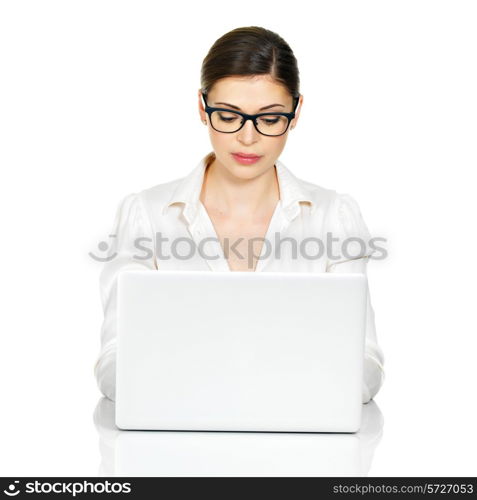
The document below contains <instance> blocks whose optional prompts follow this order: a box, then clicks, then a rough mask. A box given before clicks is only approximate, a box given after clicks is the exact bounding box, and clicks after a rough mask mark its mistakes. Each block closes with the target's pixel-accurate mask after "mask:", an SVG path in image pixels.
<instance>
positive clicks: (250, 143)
mask: <svg viewBox="0 0 477 500" xmlns="http://www.w3.org/2000/svg"><path fill="white" fill-rule="evenodd" d="M198 95H199V113H200V117H201V120H202V122H204V121H205V120H207V127H208V129H209V136H210V141H211V143H212V147H213V149H214V152H215V156H216V162H218V166H219V167H221V168H226V169H227V170H228V171H229V172H230V174H232V175H233V176H235V177H239V178H252V177H256V176H258V175H261V174H262V173H264V172H265V171H266V170H268V169H270V168H273V166H274V165H275V161H276V160H277V159H278V157H279V156H280V154H281V152H282V151H283V149H284V147H285V144H286V141H287V138H288V133H289V131H290V129H291V128H292V127H295V125H296V123H297V120H298V116H299V114H300V110H301V104H302V101H303V96H301V95H300V100H299V105H298V108H297V110H296V112H295V118H294V119H293V120H292V121H291V122H290V126H289V127H288V129H287V131H286V132H285V133H284V134H283V135H280V136H276V137H270V136H265V135H262V134H260V133H259V132H258V131H257V130H256V129H255V126H254V124H253V123H252V121H251V120H247V122H246V123H245V125H244V126H243V127H242V128H241V129H240V130H239V131H237V132H235V133H231V134H226V133H221V132H217V131H216V130H214V129H213V128H212V126H211V125H210V122H209V116H208V115H207V113H206V112H205V110H204V104H203V100H202V95H201V91H200V90H199V92H198ZM224 103H227V104H224ZM207 104H208V105H209V106H211V107H216V108H227V109H231V110H237V108H238V111H242V112H243V113H248V114H250V115H252V114H257V113H265V112H266V113H273V112H274V111H275V112H282V113H290V112H291V111H293V104H294V99H293V97H292V96H291V95H290V93H289V92H288V90H287V89H286V88H285V87H284V86H283V85H280V84H278V83H277V82H275V81H274V80H273V79H272V78H271V77H270V76H269V75H255V76H252V77H241V76H238V77H227V78H223V79H221V80H219V81H218V82H216V83H215V85H214V86H213V87H212V90H211V91H210V92H209V94H208V95H207ZM271 104H274V105H276V106H273V107H270V108H268V109H265V110H261V109H260V108H263V107H266V106H269V105H271ZM230 105H233V106H236V108H235V107H232V106H230ZM232 153H244V154H254V155H259V156H260V159H259V160H258V161H257V162H255V163H252V164H250V165H243V164H241V163H239V162H238V161H237V160H236V159H235V158H234V156H233V155H232Z"/></svg>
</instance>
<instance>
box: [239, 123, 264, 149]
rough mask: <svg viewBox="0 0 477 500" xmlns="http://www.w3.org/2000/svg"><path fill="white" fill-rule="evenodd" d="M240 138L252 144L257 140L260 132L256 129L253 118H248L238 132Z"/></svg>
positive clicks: (243, 141) (244, 142)
mask: <svg viewBox="0 0 477 500" xmlns="http://www.w3.org/2000/svg"><path fill="white" fill-rule="evenodd" d="M237 133H238V137H237V138H238V140H239V141H240V142H242V143H243V144H252V143H254V142H256V141H257V139H258V136H259V135H260V133H259V132H258V131H257V130H256V129H255V125H254V124H253V122H252V120H247V121H246V122H245V123H244V126H243V127H242V128H241V129H240V130H239V131H238V132H237Z"/></svg>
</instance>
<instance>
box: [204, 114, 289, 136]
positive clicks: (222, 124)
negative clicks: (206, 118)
mask: <svg viewBox="0 0 477 500" xmlns="http://www.w3.org/2000/svg"><path fill="white" fill-rule="evenodd" d="M210 120H211V122H212V126H213V127H214V128H215V129H216V130H218V131H219V132H229V133H231V132H236V131H237V130H238V129H239V128H240V127H241V126H242V123H243V118H242V117H241V116H240V115H238V114H237V113H234V112H233V111H213V112H212V113H211V114H210ZM287 125H288V118H287V117H286V116H281V115H266V116H259V117H258V118H257V128H258V130H259V131H260V132H261V133H262V134H266V135H280V134H283V133H284V132H285V130H286V128H287Z"/></svg>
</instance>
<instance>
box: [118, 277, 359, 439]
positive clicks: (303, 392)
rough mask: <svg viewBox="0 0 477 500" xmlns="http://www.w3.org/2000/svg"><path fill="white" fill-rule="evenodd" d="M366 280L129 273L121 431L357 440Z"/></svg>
mask: <svg viewBox="0 0 477 500" xmlns="http://www.w3.org/2000/svg"><path fill="white" fill-rule="evenodd" d="M366 292H367V277H366V275H364V274H358V273H352V274H351V273H350V274H339V273H338V274H334V273H292V272H259V273H256V272H245V271H244V272H241V271H233V272H227V271H226V272H215V271H214V272H213V271H170V270H169V271H150V270H140V271H139V270H126V271H122V272H121V273H120V274H119V276H118V332H117V359H116V412H115V423H116V425H117V426H118V427H119V428H120V429H124V430H133V429H135V430H193V431H199V430H200V431H258V432H269V431H271V432H357V431H358V430H359V428H360V425H361V414H362V380H363V361H364V345H365V321H366V300H367V293H366Z"/></svg>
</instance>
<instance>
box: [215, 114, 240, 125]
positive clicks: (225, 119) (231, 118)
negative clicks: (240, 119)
mask: <svg viewBox="0 0 477 500" xmlns="http://www.w3.org/2000/svg"><path fill="white" fill-rule="evenodd" d="M219 117H220V119H221V120H222V121H223V122H227V123H231V122H233V121H234V120H236V119H237V116H231V115H223V114H221V113H219Z"/></svg>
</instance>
